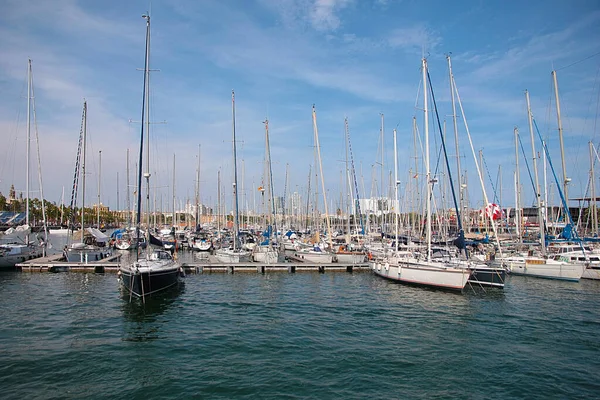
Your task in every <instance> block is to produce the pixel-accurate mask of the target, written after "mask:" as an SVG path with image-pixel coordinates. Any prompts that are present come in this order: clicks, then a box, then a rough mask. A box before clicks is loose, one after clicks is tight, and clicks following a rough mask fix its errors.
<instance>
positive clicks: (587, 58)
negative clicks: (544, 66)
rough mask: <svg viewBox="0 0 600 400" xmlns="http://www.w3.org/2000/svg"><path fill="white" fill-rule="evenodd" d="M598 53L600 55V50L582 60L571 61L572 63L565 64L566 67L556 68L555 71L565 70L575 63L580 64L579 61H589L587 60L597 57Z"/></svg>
mask: <svg viewBox="0 0 600 400" xmlns="http://www.w3.org/2000/svg"><path fill="white" fill-rule="evenodd" d="M597 55H600V51H599V52H597V53H594V54H592V55H590V56H587V57H585V58H582V59H581V60H579V61H575V62H573V63H571V64H569V65H565V66H564V67H560V68H556V69H554V71H560V70H563V69H565V68H569V67H572V66H573V65H577V64H579V63H582V62H584V61H587V60H589V59H590V58H594V57H596V56H597Z"/></svg>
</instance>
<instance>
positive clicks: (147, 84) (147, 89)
mask: <svg viewBox="0 0 600 400" xmlns="http://www.w3.org/2000/svg"><path fill="white" fill-rule="evenodd" d="M142 18H145V19H146V61H145V66H144V85H145V88H144V93H145V96H146V99H145V105H146V120H145V121H144V119H142V125H143V124H144V122H145V123H146V173H145V174H144V177H145V178H146V231H148V234H149V232H150V15H149V14H148V15H143V16H142ZM141 161H142V160H140V163H141ZM148 239H149V238H148ZM148 243H149V240H148Z"/></svg>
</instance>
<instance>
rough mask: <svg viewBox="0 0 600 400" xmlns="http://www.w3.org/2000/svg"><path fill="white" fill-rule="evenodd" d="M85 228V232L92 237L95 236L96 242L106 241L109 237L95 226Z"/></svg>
mask: <svg viewBox="0 0 600 400" xmlns="http://www.w3.org/2000/svg"><path fill="white" fill-rule="evenodd" d="M85 230H86V232H87V233H89V234H90V235H92V236H93V237H94V238H96V242H97V243H106V242H108V239H109V237H108V236H106V235H105V234H104V233H102V232H100V231H99V230H98V229H96V228H86V229H85Z"/></svg>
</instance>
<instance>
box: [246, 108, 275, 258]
mask: <svg viewBox="0 0 600 400" xmlns="http://www.w3.org/2000/svg"><path fill="white" fill-rule="evenodd" d="M265 156H266V162H265V181H266V186H267V188H268V190H267V193H268V194H267V196H268V203H269V211H268V214H269V215H271V218H274V216H275V213H274V211H273V210H274V204H273V176H272V174H271V147H270V145H269V120H268V119H267V120H265ZM259 190H260V191H261V194H262V196H263V208H264V204H265V202H264V193H265V190H264V187H260V188H259ZM264 214H265V216H266V215H267V212H266V211H265V212H264ZM265 226H266V230H265V232H264V233H263V237H264V242H262V243H258V245H256V246H254V248H253V249H252V259H253V260H254V261H255V262H258V263H262V264H274V263H276V262H277V260H278V259H279V251H278V250H277V248H275V247H274V246H273V235H272V226H271V225H268V226H267V221H266V217H265ZM275 230H277V228H275Z"/></svg>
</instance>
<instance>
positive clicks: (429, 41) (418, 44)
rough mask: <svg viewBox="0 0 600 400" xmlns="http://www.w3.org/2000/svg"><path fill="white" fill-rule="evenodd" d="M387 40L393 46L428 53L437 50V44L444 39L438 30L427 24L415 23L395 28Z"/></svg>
mask: <svg viewBox="0 0 600 400" xmlns="http://www.w3.org/2000/svg"><path fill="white" fill-rule="evenodd" d="M387 41H388V43H389V45H390V46H391V47H397V48H401V49H404V50H406V51H411V52H413V51H414V50H418V51H419V52H420V53H422V52H424V53H425V54H426V53H427V52H429V51H434V50H436V48H437V46H438V45H439V44H441V42H442V39H441V37H440V36H439V35H438V34H437V33H436V32H434V31H433V30H431V29H429V28H427V27H426V26H425V25H414V26H411V27H406V28H396V29H393V30H392V31H391V32H390V33H389V35H388V37H387Z"/></svg>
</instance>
